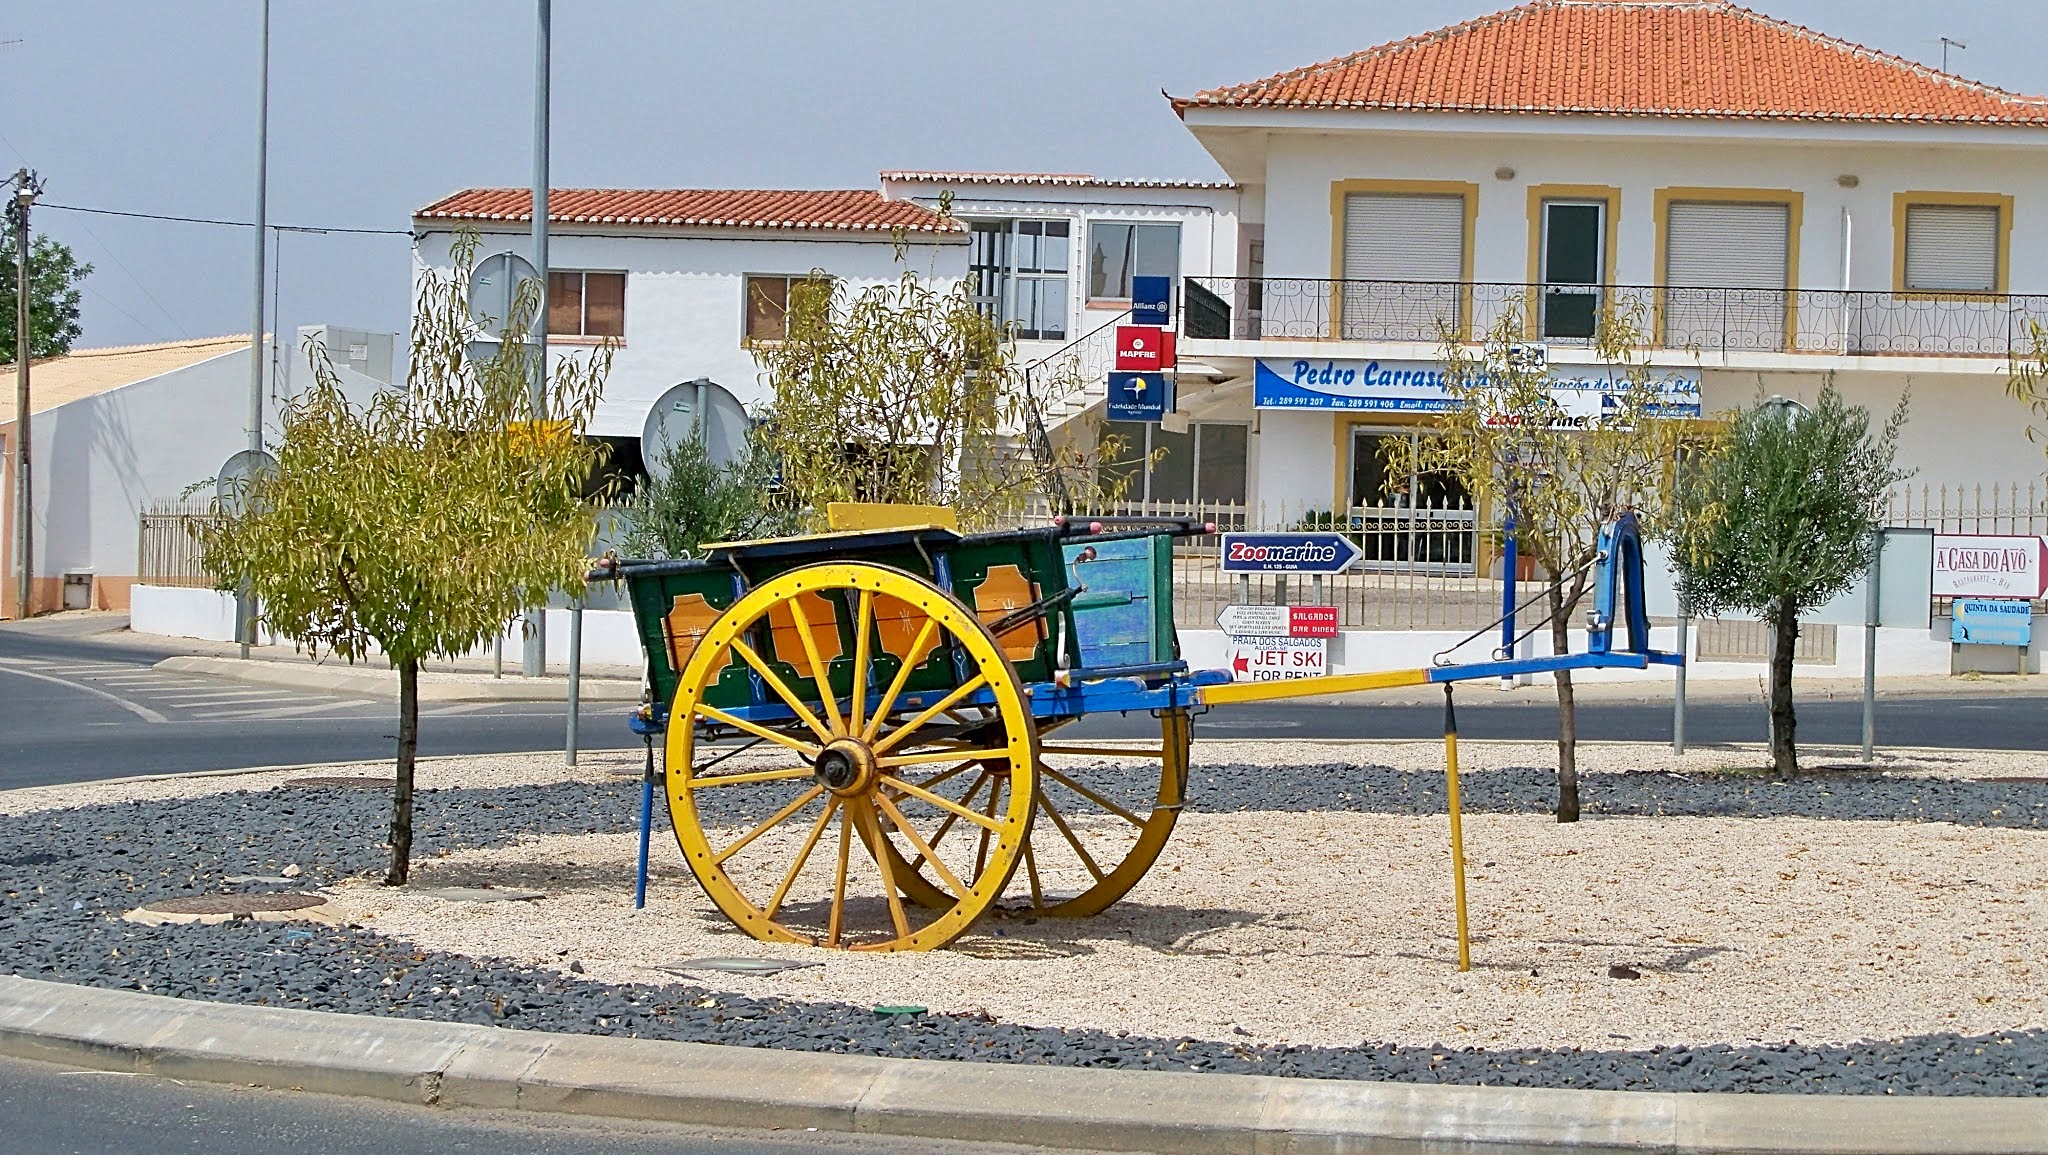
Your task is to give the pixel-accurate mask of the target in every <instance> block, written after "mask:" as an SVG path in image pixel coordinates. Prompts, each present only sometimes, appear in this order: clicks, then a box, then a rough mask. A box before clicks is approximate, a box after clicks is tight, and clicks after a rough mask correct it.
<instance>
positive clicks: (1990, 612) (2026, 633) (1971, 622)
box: [1948, 598, 2034, 646]
mask: <svg viewBox="0 0 2048 1155" xmlns="http://www.w3.org/2000/svg"><path fill="white" fill-rule="evenodd" d="M1950 604H1951V605H1952V606H1953V608H1954V609H1955V615H1956V616H1955V620H1954V621H1953V622H1952V623H1950V625H1949V632H1948V637H1949V640H1950V641H1952V642H1956V643H1958V644H1968V645H1972V646H2024V645H2027V644H2028V643H2029V642H2031V641H2033V634H2034V603H2032V602H2030V601H2017V600H2005V599H1994V598H1957V599H1956V600H1955V601H1954V602H1952V603H1950Z"/></svg>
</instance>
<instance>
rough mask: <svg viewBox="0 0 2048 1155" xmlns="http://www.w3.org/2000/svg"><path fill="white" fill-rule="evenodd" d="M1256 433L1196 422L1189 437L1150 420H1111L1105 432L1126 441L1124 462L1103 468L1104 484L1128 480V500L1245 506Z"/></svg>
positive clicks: (1233, 426) (1247, 428)
mask: <svg viewBox="0 0 2048 1155" xmlns="http://www.w3.org/2000/svg"><path fill="white" fill-rule="evenodd" d="M1250 431H1251V427H1250V426H1247V425H1239V424H1235V423H1224V422H1214V421H1204V422H1197V423H1194V424H1191V425H1189V426H1188V429H1187V432H1185V433H1173V432H1169V431H1168V430H1167V429H1166V428H1164V427H1163V426H1160V425H1155V424H1152V423H1150V422H1138V421H1105V422H1103V423H1102V432H1103V433H1105V434H1113V435H1115V436H1116V437H1119V438H1121V439H1122V440H1123V450H1122V451H1121V452H1120V453H1118V454H1117V456H1118V457H1119V458H1120V459H1121V460H1119V461H1115V462H1109V463H1106V464H1104V465H1103V467H1102V472H1103V481H1104V483H1105V484H1114V483H1115V482H1116V481H1120V480H1125V479H1128V482H1129V484H1127V485H1125V487H1124V493H1123V500H1125V501H1131V502H1141V501H1155V502H1156V501H1164V502H1178V503H1181V504H1187V503H1190V502H1198V503H1201V504H1205V505H1207V504H1237V505H1242V504H1244V501H1245V472H1246V471H1245V457H1246V453H1247V449H1248V444H1249V436H1248V435H1249V433H1250ZM1155 455H1156V456H1155ZM1148 459H1149V461H1148Z"/></svg>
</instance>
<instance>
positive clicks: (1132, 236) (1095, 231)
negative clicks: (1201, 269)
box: [1088, 221, 1180, 301]
mask: <svg viewBox="0 0 2048 1155" xmlns="http://www.w3.org/2000/svg"><path fill="white" fill-rule="evenodd" d="M1132 277H1166V278H1168V279H1169V280H1170V281H1177V280H1179V279H1180V226H1179V225H1140V224H1130V223H1127V222H1124V221H1090V222H1088V299H1089V300H1091V301H1128V300H1130V299H1131V278H1132Z"/></svg>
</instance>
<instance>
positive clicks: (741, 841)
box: [711, 786, 839, 863]
mask: <svg viewBox="0 0 2048 1155" xmlns="http://www.w3.org/2000/svg"><path fill="white" fill-rule="evenodd" d="M824 792H825V788H824V787H823V786H813V787H811V788H810V789H809V790H806V791H804V792H803V793H802V794H799V795H797V796H796V801H794V802H792V803H790V804H789V805H787V806H785V807H783V808H782V809H780V810H778V811H776V812H775V813H774V814H773V815H771V816H770V817H769V819H768V821H766V822H763V823H762V824H761V825H759V826H756V827H754V828H753V829H752V830H749V831H747V832H746V833H745V834H742V835H740V836H739V838H738V839H737V840H736V841H734V842H732V843H731V844H729V845H728V846H727V847H726V848H725V849H724V850H721V851H719V852H718V855H717V857H715V858H713V859H712V860H711V861H712V862H713V863H722V862H724V861H725V860H726V859H728V858H731V857H732V856H733V855H735V854H738V853H739V852H740V851H741V850H743V849H745V847H746V845H747V843H749V842H752V841H753V840H755V839H756V838H759V837H761V836H762V835H763V834H766V833H768V832H769V831H770V830H772V829H774V828H775V827H776V826H779V825H781V824H782V822H783V821H784V820H785V819H787V818H788V817H789V816H790V815H792V814H795V813H796V812H797V811H799V810H802V809H803V808H804V807H806V806H809V805H810V804H811V799H813V798H816V797H817V796H818V795H820V794H823V793H824ZM838 805H839V803H838V801H837V800H836V799H835V800H833V801H831V802H828V803H826V804H825V817H826V818H829V817H831V816H832V811H833V809H834V808H835V807H837V806H838ZM819 822H820V824H821V825H822V824H823V822H824V819H822V818H821V819H819Z"/></svg>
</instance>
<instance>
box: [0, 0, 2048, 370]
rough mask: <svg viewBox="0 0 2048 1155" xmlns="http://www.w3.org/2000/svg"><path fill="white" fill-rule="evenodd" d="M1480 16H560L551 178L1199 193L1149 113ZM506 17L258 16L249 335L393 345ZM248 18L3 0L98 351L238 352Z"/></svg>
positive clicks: (1830, 8)
mask: <svg viewBox="0 0 2048 1155" xmlns="http://www.w3.org/2000/svg"><path fill="white" fill-rule="evenodd" d="M1501 6H1502V3H1501V2H1488V0H1479V2H1471V0H1231V2H1221V0H1107V2H1105V0H1035V2H1032V3H1027V4H1001V5H997V4H989V3H959V2H957V0H956V2H954V3H930V2H925V0H901V2H896V0H839V2H836V3H832V2H825V0H747V2H742V3H732V2H730V0H727V2H724V3H702V2H697V0H663V2H659V3H657V2H655V0H641V2H637V3H634V2H627V0H555V3H554V20H553V24H554V84H553V104H554V108H553V116H552V125H553V128H552V134H553V149H552V153H553V157H552V162H551V163H552V166H553V174H552V175H553V179H552V181H551V183H552V184H554V185H555V186H556V187H564V186H618V187H667V188H679V187H734V188H760V187H770V188H779V187H793V188H804V187H811V188H872V187H874V186H875V183H876V181H875V174H876V172H877V171H879V170H882V169H889V168H923V169H1002V170H1012V171H1015V170H1033V171H1057V172H1092V173H1095V174H1097V175H1100V176H1143V177H1215V176H1218V175H1220V174H1219V172H1218V170H1217V169H1216V167H1215V165H1214V163H1213V162H1212V161H1211V160H1210V159H1209V157H1208V155H1207V154H1206V153H1204V152H1203V151H1202V149H1201V148H1200V147H1199V146H1198V145H1196V144H1195V142H1194V139H1193V138H1192V137H1191V136H1189V135H1188V134H1187V132H1186V131H1185V130H1184V129H1183V128H1182V127H1181V125H1180V122H1179V121H1178V120H1177V119H1176V118H1175V116H1174V115H1173V112H1172V110H1171V109H1170V108H1169V107H1168V106H1167V103H1166V101H1165V99H1164V98H1163V97H1162V96H1161V95H1160V91H1161V90H1162V89H1164V90H1166V91H1168V92H1171V93H1173V94H1175V95H1185V94H1187V93H1190V92H1193V91H1196V90H1198V89H1202V88H1208V87H1214V86H1218V85H1224V84H1233V83H1239V82H1243V81H1247V80H1253V79H1256V78H1259V77H1262V76H1266V75H1270V74H1272V73H1274V72H1279V71H1282V70H1284V69H1289V68H1295V67H1299V66H1302V65H1306V64H1310V63H1314V62H1316V61H1320V60H1325V59H1328V58H1330V57H1334V56H1339V55H1342V54H1344V53H1348V52H1354V51H1358V50H1360V49H1363V48H1368V47H1371V46H1373V45H1375V44H1380V43H1383V42H1386V41H1388V40H1394V39H1398V38H1401V37H1404V36H1410V35H1414V34H1416V33H1420V32H1426V31H1429V30H1430V29H1432V28H1437V27H1441V26H1443V25H1445V24H1449V23H1453V22H1456V21H1458V20H1463V19H1468V18H1470V17H1472V16H1477V15H1482V14H1484V13H1487V12H1490V11H1494V10H1496V9H1497V8H1499V7H1501ZM1749 6H1751V7H1753V8H1756V9H1758V10H1761V11H1764V12H1767V13H1769V14H1770V15H1773V16H1777V17H1780V18H1783V19H1787V20H1791V21H1794V22H1797V23H1801V24H1805V25H1807V26H1809V27H1812V28H1816V29H1818V30H1820V31H1823V32H1826V33H1829V34H1832V35H1835V36H1840V37H1843V38H1846V39H1850V40H1854V41H1858V42H1861V43H1864V44H1867V45H1869V46H1871V47H1874V48H1878V49H1882V50H1884V51H1888V52H1894V53H1897V54H1899V55H1901V56H1905V57H1908V58H1910V59H1914V60H1918V61H1922V62H1925V63H1928V64H1934V65H1939V63H1940V61H1941V51H1942V47H1941V43H1940V38H1941V37H1944V36H1946V37H1948V38H1949V39H1951V40H1959V41H1962V42H1963V43H1965V44H1967V45H1968V47H1967V48H1966V49H1952V50H1951V52H1950V58H1949V65H1950V69H1951V70H1952V71H1954V72H1956V73H1958V74H1960V75H1963V76H1967V77H1969V78H1971V79H1975V80H1981V81H1984V82H1986V83H1990V84H1995V85H1998V86H2000V87H2002V88H2007V89H2012V90H2015V91H2020V92H2031V93H2041V92H2048V75H2044V67H2043V64H2042V61H2044V60H2048V22H2042V21H2037V20H2031V19H2026V18H2024V14H2025V12H2026V11H2027V10H2028V9H2029V8H2031V6H2032V4H2031V0H2027V2H2021V0H1943V2H1940V3H1928V2H1926V0H1750V5H1749ZM534 11H535V5H534V3H532V2H531V0H348V2H346V3H334V2H333V0H272V3H271V64H270V143H269V149H270V153H269V166H268V167H269V219H270V221H271V222H272V223H273V224H285V225H293V226H304V227H329V228H355V229H389V230H394V231H396V232H397V233H399V234H401V235H390V236H377V235H363V234H339V233H329V234H325V235H314V234H305V233H288V234H285V235H284V237H283V241H282V252H281V254H279V256H278V263H277V265H276V266H275V267H276V270H277V272H276V286H275V288H276V293H277V300H278V309H277V312H276V314H274V315H273V317H272V320H271V321H270V322H269V323H270V325H271V327H272V328H273V330H277V331H283V332H290V331H292V330H293V329H294V328H295V327H296V326H298V325H302V324H314V323H321V322H327V323H332V324H337V325H342V326H348V327H363V328H371V329H382V330H388V331H394V332H396V331H399V330H402V329H403V328H404V327H405V324H406V317H407V314H408V304H409V302H408V299H407V295H408V291H409V278H410V247H409V246H410V242H409V240H408V238H407V237H406V236H404V235H402V234H403V232H404V230H406V229H407V228H408V227H409V224H410V215H411V212H412V211H413V210H414V209H416V208H419V207H420V206H422V205H425V204H427V203H429V202H431V201H433V200H435V199H437V198H439V197H441V196H443V195H445V194H447V193H449V192H452V191H454V190H456V189H458V188H463V187H469V186H476V185H516V186H524V185H527V184H529V183H530V182H531V180H532V164H533V159H532V133H533V61H534V23H535V21H534ZM261 12H262V7H261V0H12V2H11V3H8V4H6V5H4V6H0V171H4V172H12V171H13V170H14V169H15V168H17V167H19V166H23V165H26V166H28V167H30V168H32V169H34V170H36V171H37V172H38V173H39V174H40V175H41V176H42V178H43V180H44V181H45V184H46V188H45V192H44V207H42V208H39V209H38V210H37V213H36V216H35V218H34V220H35V226H36V229H37V231H39V232H46V233H48V234H49V235H51V236H53V237H55V238H56V239H58V240H60V241H62V242H64V243H65V244H68V245H70V246H71V247H72V249H73V250H74V251H75V252H76V254H77V256H78V258H79V259H80V260H82V261H86V262H89V263H91V264H92V265H93V266H94V267H95V271H94V273H93V275H92V276H91V277H90V278H89V279H88V280H87V282H86V284H85V296H84V303H83V309H84V313H83V323H84V329H85V332H84V336H83V337H82V338H81V340H80V342H79V344H80V346H81V347H84V346H106V345H124V344H134V343H139V342H146V341H163V340H175V339H179V338H191V337H203V336H215V335H219V334H223V333H246V332H248V331H249V326H250V322H251V320H252V315H253V309H254V302H253V295H254V278H255V270H254V263H255V252H254V240H253V238H252V234H251V231H250V229H249V228H248V227H247V225H246V224H244V225H243V227H240V228H234V227H220V226H212V225H200V224H186V223H177V222H170V221H159V220H140V219H129V218H123V217H114V216H96V215H90V214H84V213H79V212H72V211H65V210H63V209H59V208H57V207H55V206H59V205H64V206H73V207H84V208H94V209H108V210H117V211H123V212H135V213H153V214H163V215H170V216H185V217H202V218H210V219H219V220H229V221H242V222H247V221H249V220H251V219H252V218H253V216H254V211H255V199H256V139H257V105H258V100H257V97H258V92H259V83H258V60H259V50H258V45H259V30H260V22H261Z"/></svg>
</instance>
